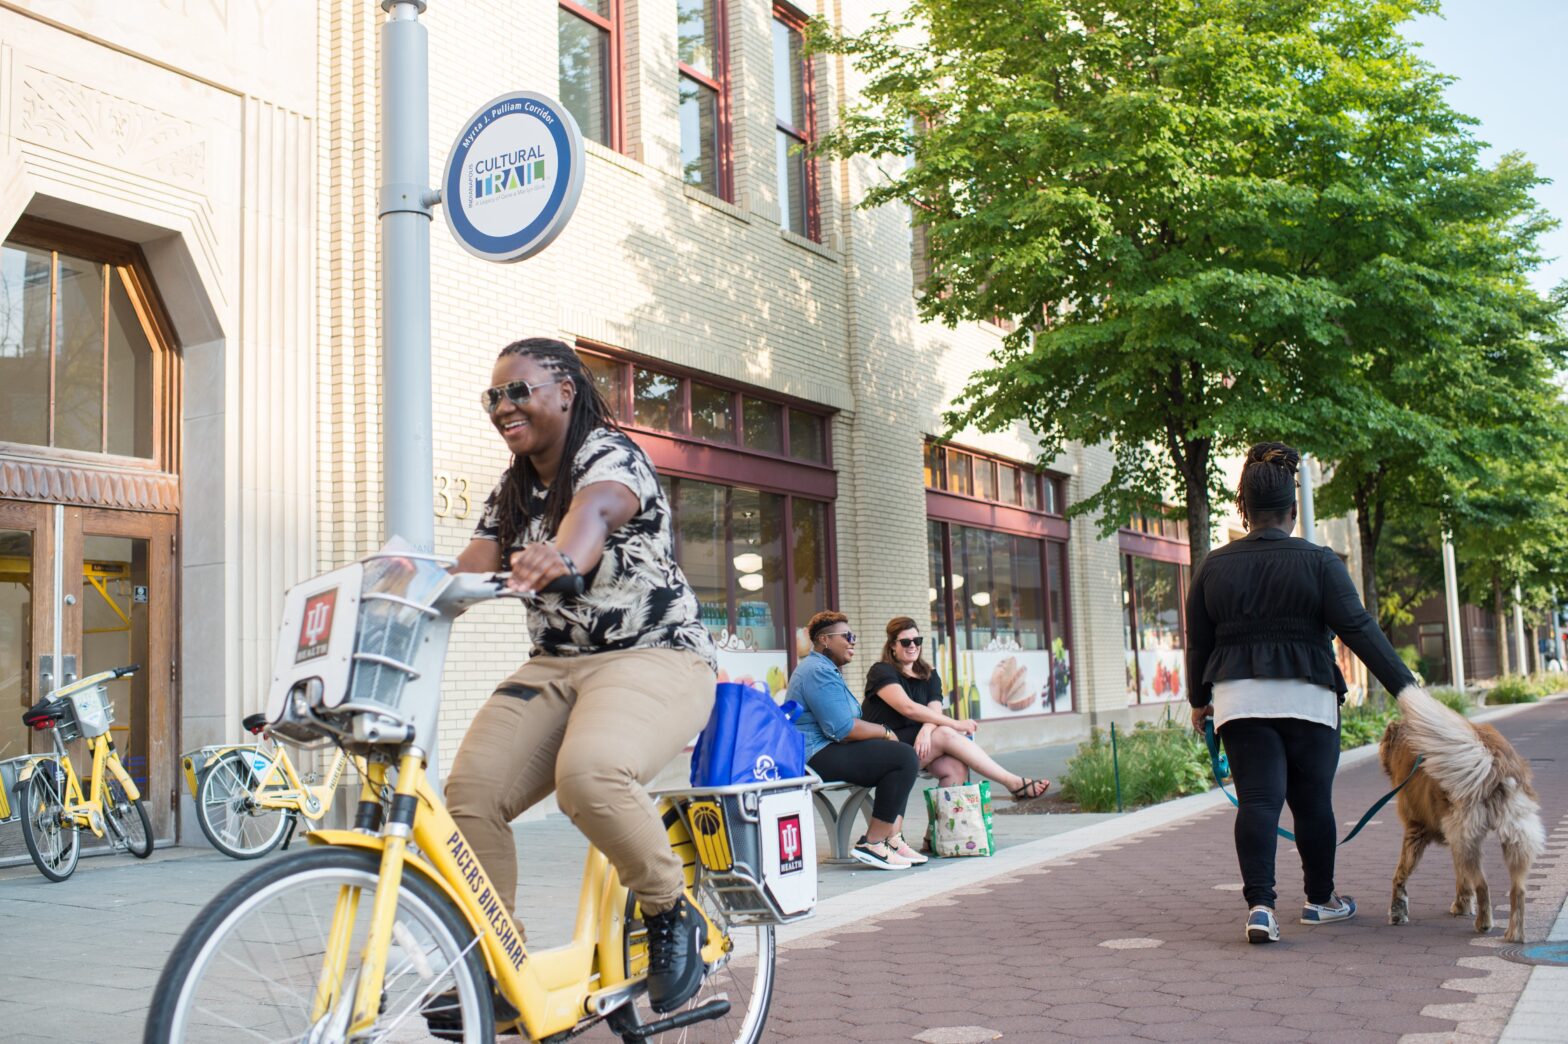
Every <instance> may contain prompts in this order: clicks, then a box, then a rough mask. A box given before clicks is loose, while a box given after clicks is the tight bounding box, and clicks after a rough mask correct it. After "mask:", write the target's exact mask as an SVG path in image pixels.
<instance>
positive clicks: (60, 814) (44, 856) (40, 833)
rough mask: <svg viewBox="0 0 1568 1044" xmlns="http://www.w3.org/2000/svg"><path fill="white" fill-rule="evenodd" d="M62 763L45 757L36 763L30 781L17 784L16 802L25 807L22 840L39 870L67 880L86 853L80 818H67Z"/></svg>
mask: <svg viewBox="0 0 1568 1044" xmlns="http://www.w3.org/2000/svg"><path fill="white" fill-rule="evenodd" d="M59 771H60V766H59V764H58V763H56V762H54V761H51V760H49V759H44V760H43V761H40V762H38V763H37V764H36V765H34V766H33V774H32V776H30V777H29V778H28V779H27V781H26V782H23V783H18V784H17V785H16V805H17V807H18V808H19V809H21V810H22V840H23V841H25V842H26V843H27V854H28V855H30V856H32V857H33V865H34V866H36V867H38V872H39V873H41V874H43V875H44V876H45V877H47V878H48V879H49V880H51V881H64V880H65V879H66V878H68V877H70V876H71V874H73V873H74V872H75V871H76V861H77V859H78V857H80V855H81V853H82V838H81V833H80V832H79V830H78V829H77V826H76V822H75V821H74V820H72V821H71V822H70V823H69V824H67V823H66V822H65V788H64V785H63V784H61V783H60V782H59V781H58V780H57V779H56V777H55V774H56V773H57V772H59Z"/></svg>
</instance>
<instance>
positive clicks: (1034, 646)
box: [926, 445, 1073, 720]
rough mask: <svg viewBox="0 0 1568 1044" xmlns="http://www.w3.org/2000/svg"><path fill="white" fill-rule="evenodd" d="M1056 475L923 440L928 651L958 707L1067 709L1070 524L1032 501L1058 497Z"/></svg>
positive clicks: (1001, 712)
mask: <svg viewBox="0 0 1568 1044" xmlns="http://www.w3.org/2000/svg"><path fill="white" fill-rule="evenodd" d="M1057 482H1058V480H1057V479H1056V478H1055V477H1054V476H1041V475H1038V474H1036V473H1035V472H1034V471H1033V470H1032V469H1030V468H1028V467H1027V466H1025V465H1019V464H1017V463H1014V462H1010V461H1003V460H998V459H996V458H992V457H988V456H984V455H981V454H977V453H974V452H972V451H967V450H960V449H956V448H954V447H951V446H946V447H942V446H936V445H931V446H929V447H928V449H927V454H926V485H927V490H926V514H927V523H926V533H927V546H928V557H927V561H928V566H929V573H930V587H929V589H928V591H927V594H928V597H929V601H930V608H931V631H930V638H929V641H930V643H931V646H932V648H931V650H930V659H931V661H932V663H933V664H935V665H936V666H937V669H938V670H939V671H940V672H941V674H942V678H943V681H944V683H945V684H946V685H947V686H948V688H949V691H951V692H952V693H953V696H954V701H955V706H956V713H957V714H959V715H960V716H965V717H974V718H979V719H991V720H994V719H999V718H1013V717H1021V716H1027V715H1035V714H1050V713H1055V712H1058V711H1070V710H1072V709H1073V700H1072V658H1071V643H1070V641H1069V634H1068V624H1067V553H1066V552H1067V547H1066V543H1065V540H1066V536H1067V523H1066V520H1065V519H1063V518H1061V517H1060V516H1059V515H1055V514H1054V513H1052V512H1047V511H1042V510H1041V509H1040V505H1041V502H1042V501H1045V502H1047V503H1049V504H1050V505H1051V506H1052V508H1053V509H1054V508H1055V505H1056V503H1057V499H1056V496H1055V493H1056V490H1057ZM1046 490H1049V491H1050V493H1049V494H1047V493H1046V492H1045V491H1046ZM1026 494H1027V495H1026ZM1025 502H1027V503H1028V504H1029V505H1030V507H1029V508H1028V509H1025V507H1024V504H1025Z"/></svg>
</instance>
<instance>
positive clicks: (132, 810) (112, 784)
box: [103, 779, 152, 859]
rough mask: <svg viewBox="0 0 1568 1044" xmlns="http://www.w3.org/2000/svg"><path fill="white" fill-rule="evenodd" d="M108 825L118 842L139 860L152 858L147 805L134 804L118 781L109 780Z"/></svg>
mask: <svg viewBox="0 0 1568 1044" xmlns="http://www.w3.org/2000/svg"><path fill="white" fill-rule="evenodd" d="M104 790H105V793H104V796H103V813H104V815H103V819H104V825H105V826H107V827H108V828H109V832H110V833H111V834H113V835H114V838H115V840H116V841H118V842H119V843H120V844H122V845H124V846H125V850H126V851H127V852H129V853H131V855H133V856H135V857H136V858H137V859H146V858H147V857H148V856H150V855H152V820H150V819H148V818H147V806H146V805H145V804H143V803H142V801H141V799H139V798H138V799H137V800H135V801H132V800H131V799H130V798H129V797H127V796H126V794H125V788H124V787H123V786H121V785H120V781H119V780H117V779H111V780H109V783H108V785H107V786H106V787H105V788H104Z"/></svg>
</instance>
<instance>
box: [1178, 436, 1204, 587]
mask: <svg viewBox="0 0 1568 1044" xmlns="http://www.w3.org/2000/svg"><path fill="white" fill-rule="evenodd" d="M1183 450H1184V452H1183V456H1184V457H1185V458H1186V467H1183V466H1182V463H1183V462H1182V461H1181V460H1177V461H1176V470H1177V472H1178V473H1179V474H1180V475H1181V476H1182V481H1183V484H1184V485H1185V487H1186V494H1187V545H1188V551H1189V553H1190V554H1191V556H1192V568H1193V569H1194V570H1196V569H1197V568H1198V565H1199V564H1200V563H1201V562H1202V561H1203V560H1204V558H1206V557H1208V554H1209V547H1210V544H1211V538H1210V535H1209V525H1210V522H1209V511H1210V504H1209V442H1208V440H1207V439H1201V440H1197V441H1194V442H1188V443H1186V444H1185V446H1184V447H1183Z"/></svg>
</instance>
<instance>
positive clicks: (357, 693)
mask: <svg viewBox="0 0 1568 1044" xmlns="http://www.w3.org/2000/svg"><path fill="white" fill-rule="evenodd" d="M448 579H450V574H448V573H447V571H446V570H445V569H444V568H442V566H441V564H440V563H438V562H436V561H434V560H431V559H413V560H410V559H406V558H372V559H371V560H369V561H368V562H367V563H366V565H365V578H364V583H363V585H362V586H361V588H360V598H359V623H358V627H357V629H356V631H355V634H354V654H353V669H352V670H351V672H350V674H349V685H348V694H347V699H346V700H345V701H344V702H345V703H346V704H348V705H350V706H353V707H356V708H362V709H376V710H380V711H382V712H383V713H387V714H390V715H391V716H393V717H395V718H398V719H401V720H405V721H407V720H412V719H414V718H416V717H417V716H418V714H419V710H420V708H417V707H410V706H406V702H407V694H408V693H409V692H410V689H409V683H410V682H412V681H414V680H416V679H417V678H419V676H420V672H419V669H418V667H417V666H416V663H417V661H418V660H419V654H420V646H421V643H423V642H424V641H425V640H426V639H427V637H428V632H429V630H430V626H431V624H432V622H433V621H437V620H440V619H441V614H440V612H438V611H437V610H436V609H434V608H432V607H431V605H432V603H433V602H434V601H435V599H436V596H437V595H439V594H440V593H441V590H442V588H443V587H444V586H445V583H446V581H447V580H448Z"/></svg>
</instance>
